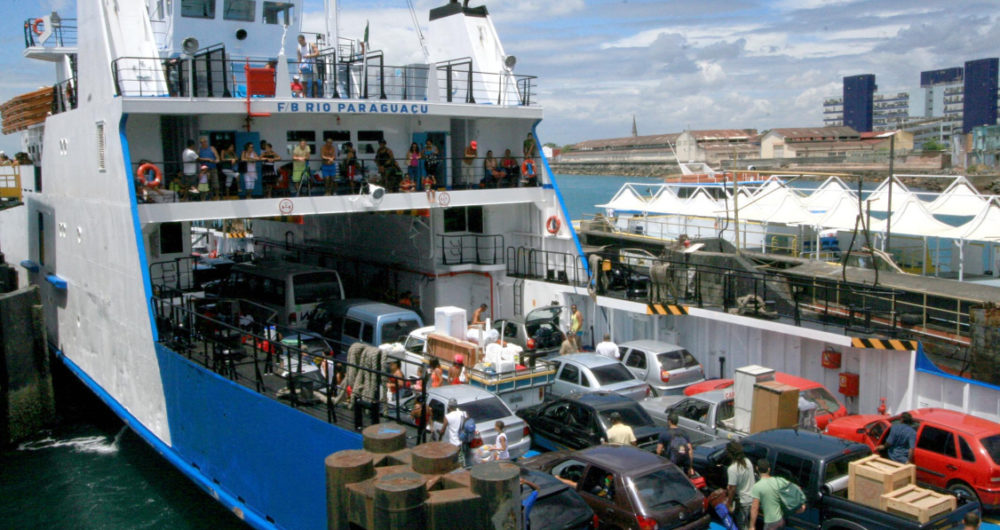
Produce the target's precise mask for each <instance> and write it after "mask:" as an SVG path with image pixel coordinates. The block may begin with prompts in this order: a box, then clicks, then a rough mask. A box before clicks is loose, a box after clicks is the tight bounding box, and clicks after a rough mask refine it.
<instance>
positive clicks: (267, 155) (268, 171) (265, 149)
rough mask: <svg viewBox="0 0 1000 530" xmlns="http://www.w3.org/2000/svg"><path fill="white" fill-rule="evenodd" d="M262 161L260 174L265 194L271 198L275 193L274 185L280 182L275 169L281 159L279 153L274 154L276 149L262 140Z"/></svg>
mask: <svg viewBox="0 0 1000 530" xmlns="http://www.w3.org/2000/svg"><path fill="white" fill-rule="evenodd" d="M260 160H261V164H260V173H261V180H262V181H263V184H264V193H265V195H267V197H268V198H270V197H271V194H272V193H273V192H274V185H275V184H277V182H278V172H277V171H275V169H274V163H275V162H277V161H278V160H281V157H280V156H278V153H275V152H274V148H272V147H271V144H269V143H267V142H265V141H264V140H261V141H260Z"/></svg>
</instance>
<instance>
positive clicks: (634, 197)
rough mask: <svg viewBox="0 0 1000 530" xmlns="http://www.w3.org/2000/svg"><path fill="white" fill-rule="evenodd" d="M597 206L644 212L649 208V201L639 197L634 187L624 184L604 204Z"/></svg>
mask: <svg viewBox="0 0 1000 530" xmlns="http://www.w3.org/2000/svg"><path fill="white" fill-rule="evenodd" d="M597 208H607V209H612V210H619V211H638V212H645V211H647V209H648V208H649V202H648V201H647V200H646V199H644V198H643V197H641V196H640V195H639V193H638V192H637V191H635V189H634V188H633V187H632V186H630V185H628V184H626V185H624V186H622V187H621V189H619V190H618V193H615V196H614V197H612V198H611V200H610V201H608V202H607V203H606V204H598V205H597Z"/></svg>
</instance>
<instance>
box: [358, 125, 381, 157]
mask: <svg viewBox="0 0 1000 530" xmlns="http://www.w3.org/2000/svg"><path fill="white" fill-rule="evenodd" d="M384 139H385V133H383V132H382V131H358V147H357V153H358V156H359V157H360V156H361V155H362V154H367V155H374V154H375V152H376V151H378V142H379V140H384Z"/></svg>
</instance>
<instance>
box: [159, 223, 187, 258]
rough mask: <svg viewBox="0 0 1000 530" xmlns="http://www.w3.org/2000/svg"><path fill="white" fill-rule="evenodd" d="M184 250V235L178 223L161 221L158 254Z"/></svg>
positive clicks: (175, 252)
mask: <svg viewBox="0 0 1000 530" xmlns="http://www.w3.org/2000/svg"><path fill="white" fill-rule="evenodd" d="M180 252H184V237H183V231H182V230H181V224H180V223H163V224H161V225H160V254H178V253H180Z"/></svg>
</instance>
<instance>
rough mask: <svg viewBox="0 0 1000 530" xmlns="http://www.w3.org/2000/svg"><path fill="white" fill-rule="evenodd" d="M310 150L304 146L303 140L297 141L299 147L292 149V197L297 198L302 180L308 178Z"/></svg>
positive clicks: (306, 145)
mask: <svg viewBox="0 0 1000 530" xmlns="http://www.w3.org/2000/svg"><path fill="white" fill-rule="evenodd" d="M311 155H312V149H310V148H309V145H308V144H306V141H305V139H302V140H299V145H297V146H295V148H294V149H292V178H291V181H292V195H295V196H297V195H298V194H299V192H300V191H301V190H300V188H301V187H302V178H303V177H305V178H310V177H309V157H310V156H311Z"/></svg>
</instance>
